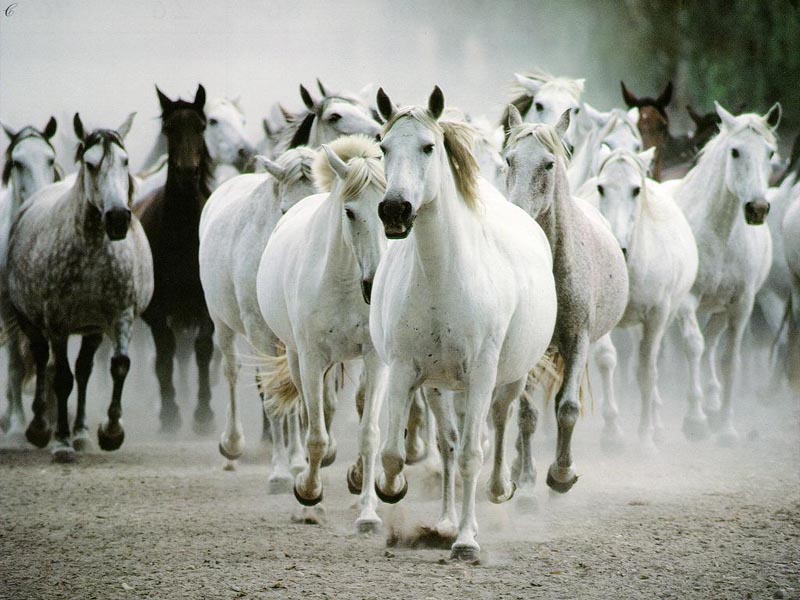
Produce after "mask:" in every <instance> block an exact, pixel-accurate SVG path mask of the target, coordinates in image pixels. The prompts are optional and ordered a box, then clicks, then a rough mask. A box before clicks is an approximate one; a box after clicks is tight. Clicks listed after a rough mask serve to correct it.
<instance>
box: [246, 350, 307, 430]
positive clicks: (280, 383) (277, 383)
mask: <svg viewBox="0 0 800 600" xmlns="http://www.w3.org/2000/svg"><path fill="white" fill-rule="evenodd" d="M261 362H262V364H261V367H262V368H263V371H262V370H261V369H259V370H258V371H257V372H256V384H257V385H258V393H259V395H260V396H261V400H262V402H263V403H264V410H265V411H266V412H267V414H268V415H270V416H272V417H274V418H279V417H285V416H287V415H290V414H291V413H292V412H293V411H294V410H295V409H296V408H297V407H298V406H299V400H300V393H299V392H298V391H297V388H296V387H295V385H294V382H293V381H292V377H291V374H290V373H289V361H288V360H287V358H286V352H285V351H284V352H281V353H279V354H278V356H262V357H261Z"/></svg>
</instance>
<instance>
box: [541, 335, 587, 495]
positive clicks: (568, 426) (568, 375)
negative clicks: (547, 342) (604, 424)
mask: <svg viewBox="0 0 800 600" xmlns="http://www.w3.org/2000/svg"><path fill="white" fill-rule="evenodd" d="M562 352H563V355H564V380H563V382H562V384H561V389H560V390H558V393H557V394H556V407H555V408H556V421H557V423H558V437H557V439H556V460H555V462H553V464H551V465H550V468H549V469H548V471H547V485H548V486H549V487H550V489H552V490H553V491H556V492H559V493H560V494H565V493H567V492H568V491H569V490H570V489H572V486H573V485H575V482H576V481H578V475H577V474H576V472H575V465H574V464H573V462H572V431H573V429H574V428H575V423H576V422H577V420H578V416H579V415H580V412H581V407H580V398H579V396H580V389H581V378H582V377H583V374H584V373H585V372H586V361H587V359H588V358H589V333H588V331H585V330H584V331H581V332H579V333H578V334H577V336H576V337H575V338H574V340H572V343H571V344H570V347H568V348H564V349H563V351H562Z"/></svg>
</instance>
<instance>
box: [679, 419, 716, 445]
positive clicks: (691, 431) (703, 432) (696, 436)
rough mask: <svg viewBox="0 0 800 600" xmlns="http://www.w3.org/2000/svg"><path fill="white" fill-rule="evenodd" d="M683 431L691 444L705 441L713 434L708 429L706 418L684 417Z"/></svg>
mask: <svg viewBox="0 0 800 600" xmlns="http://www.w3.org/2000/svg"><path fill="white" fill-rule="evenodd" d="M681 431H683V436H684V437H685V438H686V439H687V440H689V441H690V442H700V441H703V440H705V439H707V438H708V436H709V435H710V434H711V432H710V430H709V428H708V419H706V418H705V417H701V418H697V417H684V419H683V426H682V427H681Z"/></svg>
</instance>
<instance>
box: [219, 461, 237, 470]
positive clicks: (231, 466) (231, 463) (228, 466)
mask: <svg viewBox="0 0 800 600" xmlns="http://www.w3.org/2000/svg"><path fill="white" fill-rule="evenodd" d="M222 470H223V471H235V470H236V461H235V460H229V461H227V462H226V463H225V466H224V467H222Z"/></svg>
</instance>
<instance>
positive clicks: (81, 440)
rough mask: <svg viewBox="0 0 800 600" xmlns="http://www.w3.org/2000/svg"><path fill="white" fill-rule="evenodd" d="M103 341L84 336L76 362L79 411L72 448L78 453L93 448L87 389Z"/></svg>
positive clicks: (101, 338)
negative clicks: (95, 357) (87, 414)
mask: <svg viewBox="0 0 800 600" xmlns="http://www.w3.org/2000/svg"><path fill="white" fill-rule="evenodd" d="M102 341H103V335H102V334H96V335H85V336H83V339H82V340H81V349H80V352H79V353H78V359H77V360H76V361H75V381H76V383H77V384H78V410H77V412H76V413H75V423H74V425H73V427H72V447H73V448H75V450H77V451H78V452H83V451H86V450H88V449H89V448H90V446H91V442H90V441H89V430H88V429H87V428H86V388H87V386H88V384H89V377H90V376H91V374H92V367H93V366H94V355H95V352H97V348H98V346H100V342H102Z"/></svg>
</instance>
